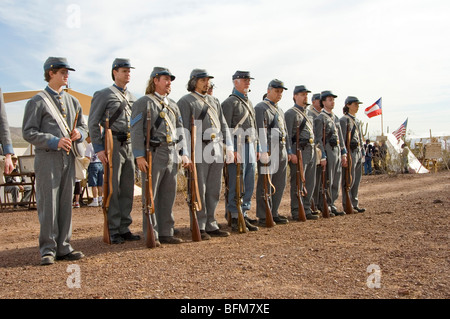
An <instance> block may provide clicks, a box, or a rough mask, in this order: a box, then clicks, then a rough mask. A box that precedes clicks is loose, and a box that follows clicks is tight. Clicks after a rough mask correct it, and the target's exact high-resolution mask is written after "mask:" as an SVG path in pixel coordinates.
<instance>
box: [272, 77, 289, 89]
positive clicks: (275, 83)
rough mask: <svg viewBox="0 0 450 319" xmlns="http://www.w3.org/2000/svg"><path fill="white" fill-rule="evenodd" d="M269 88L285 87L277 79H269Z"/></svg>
mask: <svg viewBox="0 0 450 319" xmlns="http://www.w3.org/2000/svg"><path fill="white" fill-rule="evenodd" d="M270 88H275V89H278V88H280V89H284V90H287V88H286V87H285V86H284V83H283V82H282V81H280V80H278V79H273V80H272V81H270V83H269V89H270Z"/></svg>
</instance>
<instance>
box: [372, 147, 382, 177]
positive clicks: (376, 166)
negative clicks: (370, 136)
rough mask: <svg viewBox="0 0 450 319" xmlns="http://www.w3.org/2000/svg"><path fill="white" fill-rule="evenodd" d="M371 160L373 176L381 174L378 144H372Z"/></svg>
mask: <svg viewBox="0 0 450 319" xmlns="http://www.w3.org/2000/svg"><path fill="white" fill-rule="evenodd" d="M372 159H373V172H374V173H375V174H380V173H381V166H380V161H381V157H380V146H379V145H378V142H376V141H375V142H374V143H373V148H372Z"/></svg>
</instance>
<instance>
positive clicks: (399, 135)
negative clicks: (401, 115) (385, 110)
mask: <svg viewBox="0 0 450 319" xmlns="http://www.w3.org/2000/svg"><path fill="white" fill-rule="evenodd" d="M407 125H408V119H406V121H405V122H404V123H403V124H402V125H400V127H399V128H398V129H396V130H395V131H394V132H392V134H394V136H395V138H396V139H397V141H400V139H401V138H402V137H403V136H405V135H406V126H407Z"/></svg>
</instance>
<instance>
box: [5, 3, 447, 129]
mask: <svg viewBox="0 0 450 319" xmlns="http://www.w3.org/2000/svg"><path fill="white" fill-rule="evenodd" d="M449 14H450V2H449V1H448V0H442V1H439V0H435V1H433V0H431V1H417V0H415V1H414V0H413V1H411V0H410V1H405V0H397V1H396V0H386V1H385V0H370V1H354V0H349V1H331V0H316V1H303V0H285V1H284V0H278V1H268V0H250V1H248V0H246V1H236V0H228V1H216V0H208V1H202V0H187V1H186V0H165V1H160V0H153V1H152V0H147V1H141V0H128V1H111V0H108V1H104V0H90V1H84V0H82V1H75V0H73V1H70V0H69V1H61V0H58V1H56V0H35V1H31V0H23V1H14V0H0V36H1V39H2V45H1V49H0V61H1V62H0V87H1V88H2V90H3V92H14V91H26V90H39V89H43V88H44V87H45V85H46V83H45V82H44V77H43V63H44V61H45V60H46V59H47V57H49V56H64V57H67V59H68V61H69V64H70V65H71V66H72V67H74V68H75V69H76V72H73V73H71V75H70V87H71V88H72V89H74V90H76V91H79V92H82V93H84V94H88V95H93V94H94V92H95V91H97V90H99V89H102V88H104V87H106V86H109V85H111V83H112V80H111V65H112V62H113V60H114V58H116V57H127V58H130V59H131V62H132V64H133V65H134V66H135V67H136V69H135V70H133V72H132V82H131V83H130V84H129V89H130V91H132V92H133V93H134V94H135V95H136V96H137V97H140V96H142V95H143V94H144V91H145V87H146V84H147V81H148V78H149V75H150V73H151V70H152V69H153V67H154V66H164V67H168V68H169V69H170V70H171V71H172V73H173V74H174V75H175V76H176V77H177V78H176V80H175V81H174V82H173V83H172V94H171V96H170V97H171V98H173V99H174V100H175V101H178V99H179V98H181V97H182V96H183V95H184V94H186V93H187V91H186V84H187V81H188V78H189V74H190V72H191V71H192V69H194V68H205V69H207V70H208V71H209V73H211V74H212V75H214V76H215V79H214V80H213V82H214V83H215V84H216V86H217V88H216V90H215V92H214V95H215V96H217V97H218V98H219V100H221V101H223V100H224V99H225V98H227V97H228V95H229V94H230V93H231V90H232V81H231V76H232V74H233V73H234V72H235V71H236V70H246V71H250V72H251V74H252V76H253V77H254V78H255V80H254V81H253V82H252V87H251V89H252V92H251V93H250V99H251V100H252V102H253V104H254V105H256V103H257V102H259V101H260V100H261V98H262V95H263V94H264V93H265V92H266V90H267V84H268V83H269V82H270V81H271V80H272V79H274V78H278V79H280V80H282V81H284V83H285V85H286V86H287V87H288V88H289V90H288V91H286V92H285V93H284V96H283V99H282V100H281V102H280V105H281V106H282V108H283V109H284V110H287V109H288V108H290V107H291V106H292V105H293V101H292V93H293V88H294V87H295V86H296V85H300V84H303V85H306V86H307V88H308V89H309V90H311V91H312V92H313V93H320V92H321V91H323V90H332V91H333V92H334V93H335V94H336V95H338V98H337V99H336V107H335V113H336V114H337V115H338V116H342V107H343V104H344V100H345V98H346V97H347V96H349V95H353V96H357V97H358V98H359V99H360V100H361V101H363V102H364V104H363V105H362V107H361V108H360V110H359V113H358V114H357V116H358V118H360V119H361V120H362V121H363V122H365V123H368V125H369V126H368V127H369V132H370V136H371V137H375V135H377V134H380V132H381V117H380V116H378V117H374V118H372V119H369V118H368V117H367V116H366V115H365V114H364V109H365V108H366V107H369V106H370V105H371V104H373V103H374V102H375V101H376V100H378V99H379V98H380V97H382V98H383V122H384V133H386V132H387V129H388V128H389V131H390V132H392V131H393V130H395V129H397V128H398V127H399V126H400V125H401V124H402V123H403V122H404V121H405V120H406V118H409V121H408V132H410V133H411V134H412V135H414V136H423V137H426V136H429V134H430V129H432V133H433V135H443V134H446V135H449V134H450V129H449V119H450V108H449V101H450V58H449V57H450V45H449V44H448V35H449V34H450V19H448V16H449ZM25 103H26V101H24V102H17V103H11V104H8V105H7V106H6V109H7V113H8V117H9V122H10V125H11V126H21V124H22V116H23V110H24V105H25Z"/></svg>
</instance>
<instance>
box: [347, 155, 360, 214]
mask: <svg viewBox="0 0 450 319" xmlns="http://www.w3.org/2000/svg"><path fill="white" fill-rule="evenodd" d="M362 169H363V162H362V154H361V151H360V150H355V151H352V167H351V170H350V174H351V176H352V184H351V187H350V199H351V201H352V206H353V207H357V206H358V191H359V185H360V184H361V177H362ZM346 170H347V168H345V167H343V168H342V171H343V172H342V194H344V191H345V189H344V186H345V174H346ZM346 202H347V201H346V199H345V196H342V207H345V204H346Z"/></svg>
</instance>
